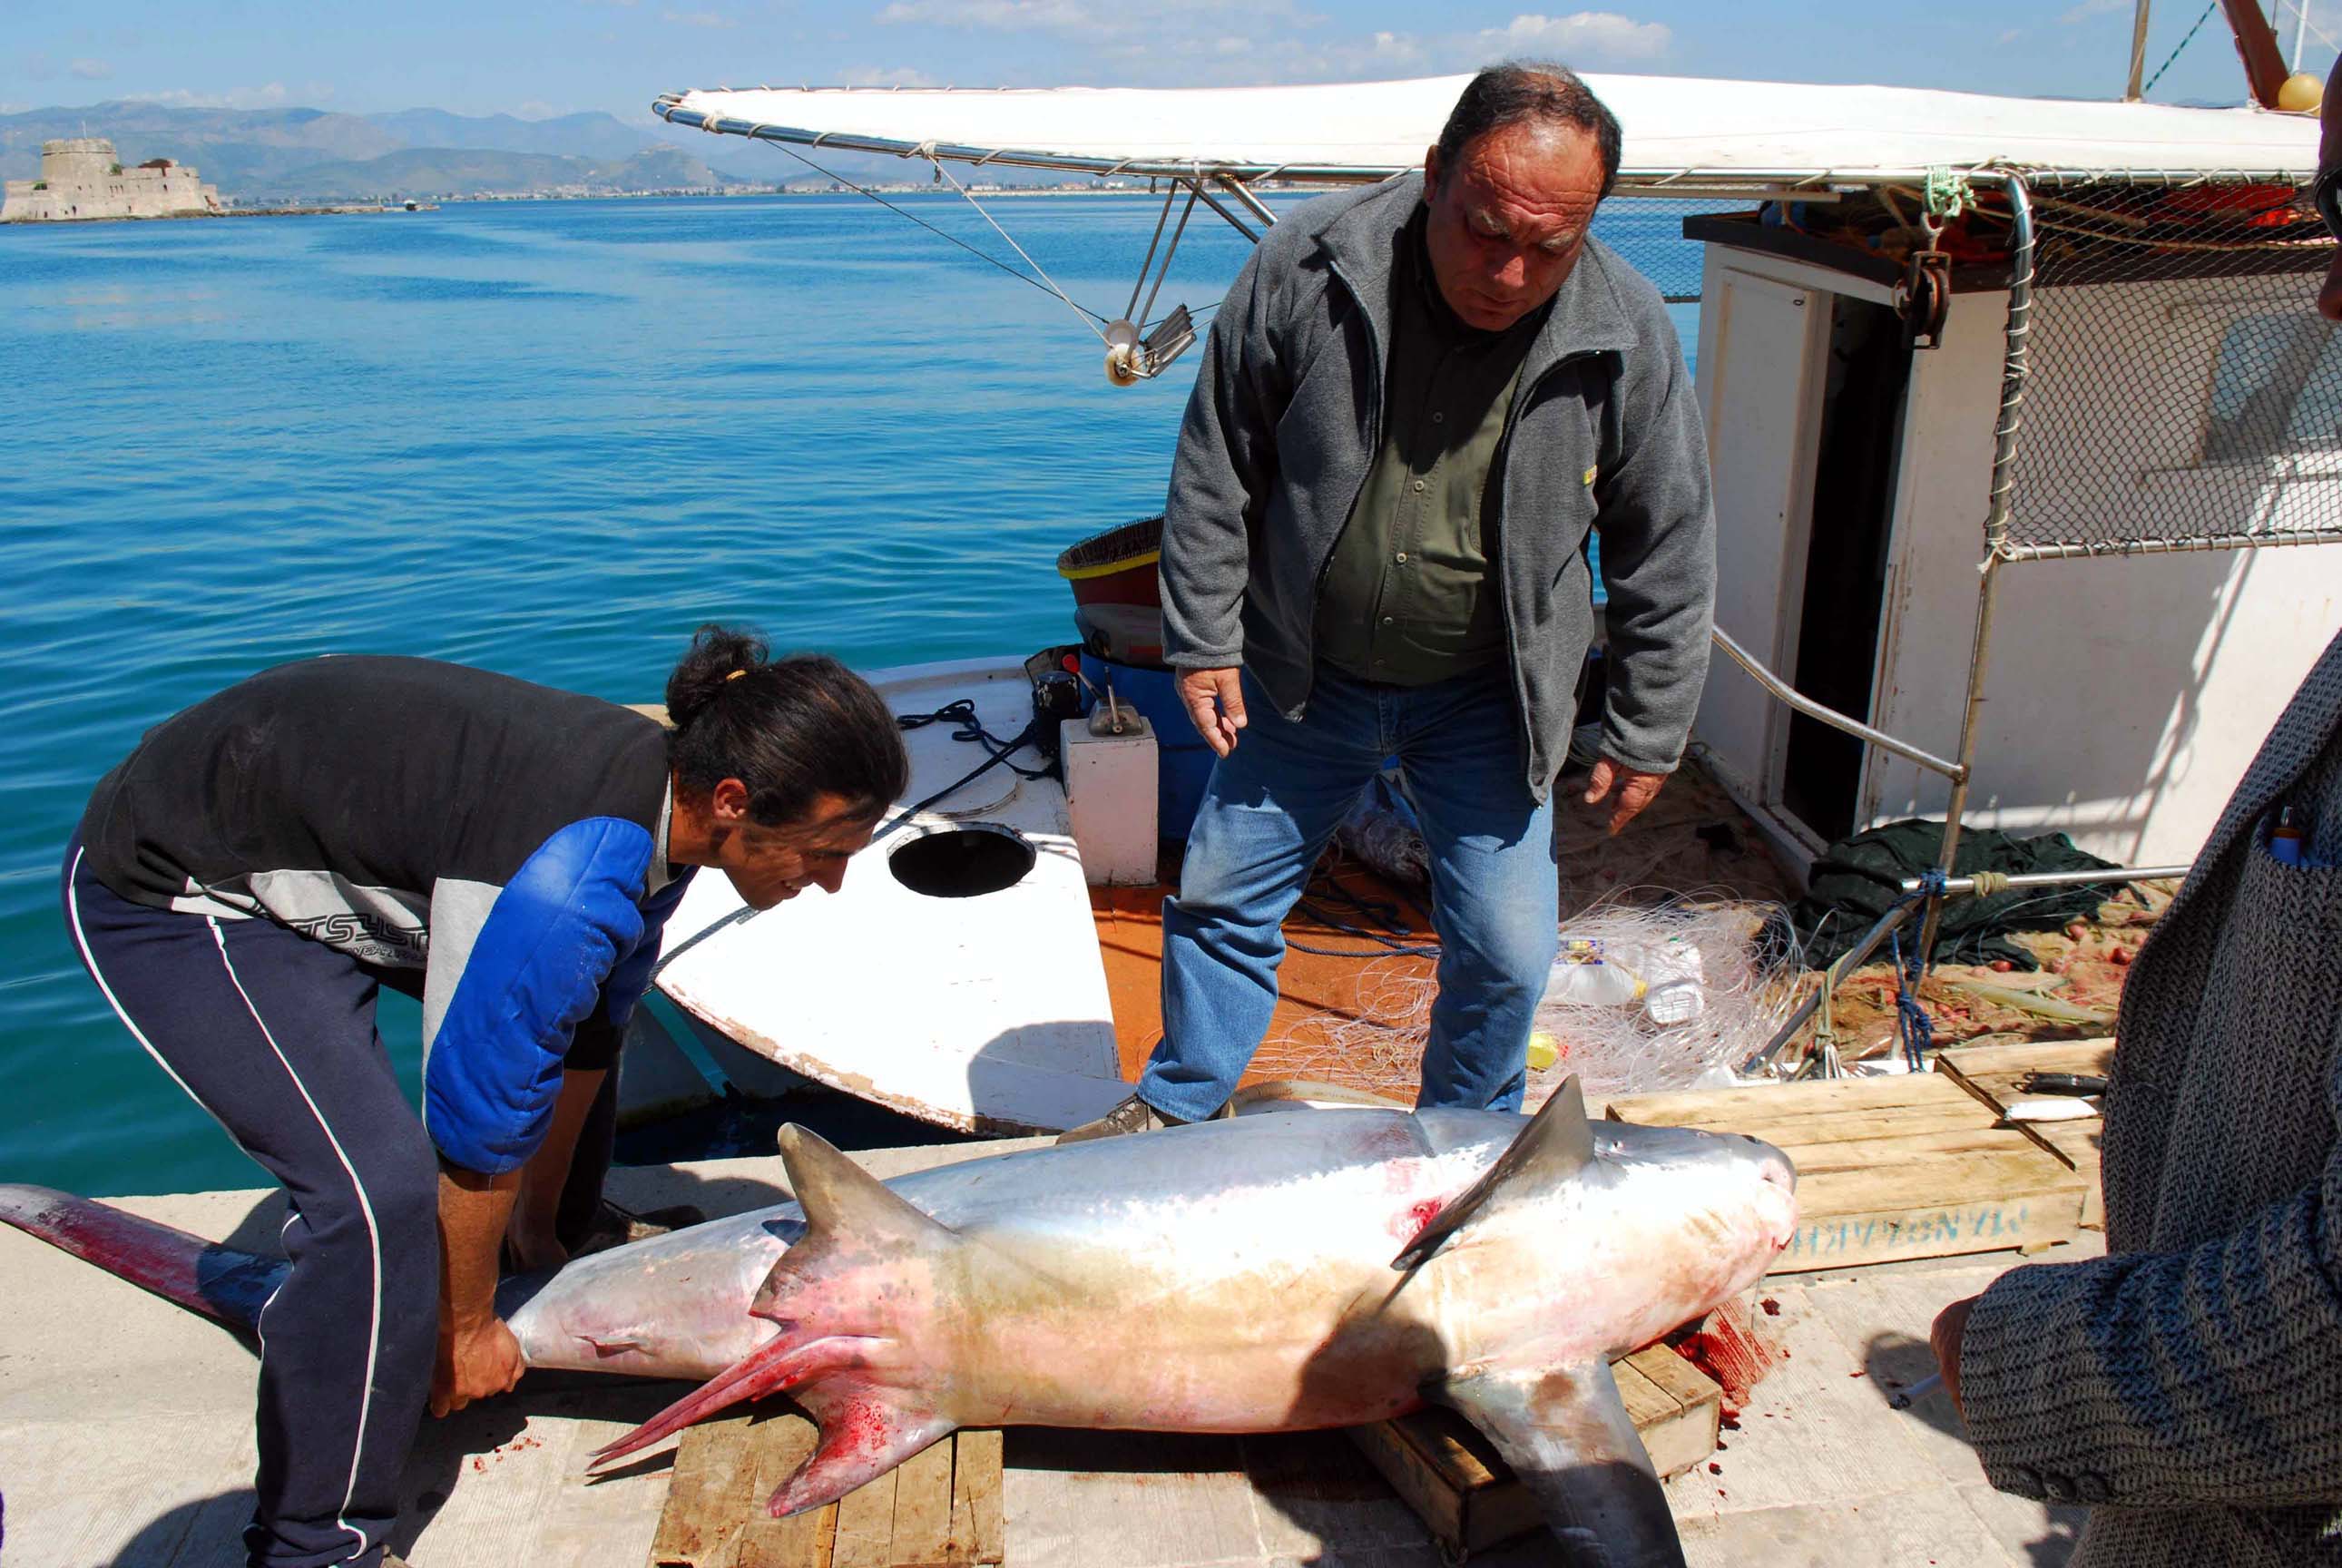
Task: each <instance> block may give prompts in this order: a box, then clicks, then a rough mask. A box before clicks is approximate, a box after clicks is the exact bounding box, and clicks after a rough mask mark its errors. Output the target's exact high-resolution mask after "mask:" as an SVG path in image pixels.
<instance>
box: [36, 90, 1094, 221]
mask: <svg viewBox="0 0 2342 1568" xmlns="http://www.w3.org/2000/svg"><path fill="white" fill-rule="evenodd" d="M84 135H86V136H104V137H106V138H107V139H108V140H110V141H112V142H113V143H114V145H115V150H116V151H117V152H119V153H120V154H121V155H122V161H123V162H124V163H125V164H138V163H143V162H145V160H146V159H148V158H175V159H177V160H178V161H179V162H181V163H184V164H192V165H195V168H196V169H197V170H198V171H199V172H200V173H201V174H202V175H203V177H204V179H205V180H206V181H208V182H210V183H211V184H212V185H216V186H217V187H218V188H219V192H220V195H223V196H225V197H228V198H230V199H232V200H235V201H238V202H242V203H245V204H255V203H265V202H280V201H303V202H314V201H341V200H354V199H365V198H369V197H375V196H407V197H433V196H469V195H530V194H545V193H550V192H558V191H593V192H604V191H671V190H703V189H709V188H717V189H732V188H738V187H741V186H772V185H787V186H794V187H798V188H803V187H806V186H814V187H821V186H826V185H828V184H829V180H828V178H827V177H826V175H817V174H816V173H814V172H813V171H812V170H811V169H809V168H807V167H806V165H803V164H801V163H798V162H797V161H796V159H794V158H791V157H790V156H788V155H786V153H783V152H781V151H779V150H778V149H776V148H772V147H762V146H755V145H750V144H749V143H747V142H746V141H744V140H741V139H739V138H737V137H732V136H710V135H706V134H704V133H702V132H698V131H690V130H684V129H681V128H678V127H675V126H669V125H663V124H662V125H627V124H626V122H625V121H623V120H620V119H619V118H618V117H617V116H616V115H606V114H600V113H587V114H576V115H560V116H558V117H556V118H554V119H548V120H522V119H516V118H515V117H514V116H513V115H455V114H450V113H448V112H447V111H445V110H444V109H401V110H397V111H395V112H394V113H390V114H380V115H344V114H336V113H333V112H331V111H328V110H323V109H195V108H181V107H178V106H175V105H167V104H155V103H147V102H142V101H137V100H122V101H119V102H115V103H109V104H93V105H86V106H84V107H77V108H53V109H33V110H28V111H26V112H25V113H23V114H17V115H0V177H5V178H8V179H29V178H32V177H34V176H35V175H38V174H39V172H40V163H41V144H42V143H43V142H45V141H48V140H51V139H53V138H55V137H59V136H84ZM816 156H817V157H818V158H819V159H820V161H821V162H822V164H823V165H825V166H826V167H829V168H831V169H834V170H836V172H837V173H839V174H841V175H845V176H846V178H848V179H851V180H855V181H857V182H860V183H870V182H873V181H877V182H893V183H900V182H902V181H904V180H906V179H911V180H916V179H918V178H919V177H920V176H921V174H922V172H923V165H917V164H911V163H906V162H905V161H904V160H902V159H898V158H890V157H879V156H871V155H856V154H852V153H829V152H824V153H820V154H817V155H816ZM986 177H987V178H995V179H1002V180H1006V181H1013V182H1014V183H1019V184H1056V183H1057V181H1058V180H1059V179H1061V178H1062V177H1063V176H1060V175H1053V174H1046V173H1042V172H1039V171H1014V170H1001V169H987V170H986Z"/></svg>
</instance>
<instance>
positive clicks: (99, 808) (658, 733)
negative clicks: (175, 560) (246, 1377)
mask: <svg viewBox="0 0 2342 1568" xmlns="http://www.w3.org/2000/svg"><path fill="white" fill-rule="evenodd" d="M671 809H672V800H671V797H670V794H669V785H668V771H667V761H666V734H665V732H664V731H663V729H662V728H661V727H660V725H659V724H656V722H655V721H653V720H651V719H648V718H646V717H644V716H643V715H641V714H636V713H634V712H632V711H630V710H628V709H626V708H623V707H619V706H616V704H609V703H605V702H601V701H598V700H596V699H594V698H591V697H583V696H578V695H575V694H570V693H566V692H560V691H555V690H551V689H548V688H545V687H542V686H535V685H531V684H527V683H525V682H522V681H517V680H513V679H511V678H509V677H506V676H503V675H497V674H489V673H486V672H485V671H479V670H473V669H467V668H465V667H463V666H461V665H455V664H442V663H438V662H435V661H431V660H425V659H406V658H377V657H335V658H324V659H311V660H306V661H303V662H301V663H297V664H285V665H280V666H278V667H277V668H275V669H271V670H266V671H264V672H262V673H261V674H257V675H255V676H253V677H252V678H251V679H249V680H246V681H245V682H243V683H241V684H237V685H235V686H232V687H230V688H229V689H228V690H226V691H225V692H222V693H220V694H217V695H216V696H214V697H211V698H209V699H208V700H206V701H205V702H202V703H199V704H195V706H194V707H191V708H188V709H187V710H185V712H183V713H180V714H177V715H175V717H173V718H170V719H168V720H165V722H164V723H163V724H159V725H157V726H156V727H155V728H154V729H153V730H151V731H149V732H148V733H147V734H146V735H145V739H143V740H142V741H141V742H140V743H139V744H138V747H137V749H136V750H135V751H133V752H132V753H131V754H130V755H129V757H128V758H127V759H125V761H124V762H123V763H122V764H121V765H120V766H118V767H116V768H115V770H114V771H113V772H112V773H110V774H107V775H106V776H105V779H104V780H102V781H101V782H100V783H99V784H98V786H97V788H96V790H95V793H94V794H93V795H92V796H91V799H90V803H89V807H88V810H87V812H86V813H85V815H84V816H83V818H82V824H81V830H80V832H79V834H77V835H76V838H75V843H74V844H73V845H72V846H70V847H69V849H68V851H67V856H66V866H65V884H64V896H65V915H66V920H67V924H68V925H69V927H70V928H71V930H72V933H73V935H74V939H75V944H76V945H77V947H78V948H79V950H80V953H81V955H82V957H83V960H84V962H85V964H87V965H88V967H89V969H90V972H91V974H92V975H93V976H94V977H95V979H96V980H97V982H98V984H99V986H100V988H101V990H103V991H104V993H105V996H106V999H107V1001H108V1002H109V1003H110V1004H112V1005H113V1006H114V1007H115V1010H116V1012H117V1013H119V1014H121V1016H122V1018H123V1020H124V1022H125V1024H126V1025H127V1026H128V1027H129V1029H130V1032H131V1034H133V1035H134V1036H135V1038H136V1039H137V1041H138V1043H139V1044H141V1045H143V1046H145V1049H146V1050H147V1051H148V1052H149V1054H153V1055H154V1056H155V1059H156V1060H157V1061H158V1062H159V1063H160V1064H162V1065H163V1066H164V1068H165V1071H167V1072H169V1073H170V1074H171V1075H172V1076H173V1077H174V1078H175V1079H176V1080H177V1081H178V1082H179V1083H180V1084H181V1085H182V1087H184V1088H185V1089H186V1090H187V1091H188V1092H189V1093H190V1094H193V1095H194V1096H195V1099H196V1100H197V1101H198V1102H199V1103H201V1104H203V1105H204V1106H205V1108H206V1109H207V1110H209V1111H211V1112H212V1113H213V1114H214V1115H215V1116H216V1117H217V1118H218V1119H219V1120H220V1122H221V1124H223V1125H224V1126H225V1128H226V1129H227V1131H228V1133H229V1134H230V1135H231V1136H233V1137H235V1139H236V1141H237V1143H238V1144H239V1145H241V1146H242V1147H243V1148H244V1149H245V1152H246V1153H247V1154H251V1155H252V1156H253V1157H254V1158H255V1160H257V1161H258V1162H259V1163H260V1164H262V1165H264V1166H265V1167H266V1168H267V1169H268V1170H269V1171H270V1173H271V1174H274V1175H275V1176H276V1178H277V1179H278V1180H279V1181H280V1182H282V1183H284V1184H285V1187H286V1189H287V1191H288V1193H289V1194H290V1196H291V1201H292V1205H293V1210H294V1213H293V1218H292V1220H291V1221H289V1222H288V1224H287V1228H286V1230H285V1250H286V1253H287V1255H288V1256H289V1257H290V1258H291V1260H292V1263H293V1268H292V1271H291V1273H289V1275H288V1276H287V1278H286V1281H285V1284H284V1285H283V1286H282V1287H281V1288H280V1289H279V1290H278V1292H277V1293H276V1295H275V1297H274V1298H272V1300H271V1302H270V1303H269V1305H268V1307H267V1309H266V1310H265V1312H264V1313H263V1314H262V1318H261V1325H260V1326H261V1331H262V1337H263V1346H264V1349H263V1359H262V1369H261V1389H260V1413H259V1423H258V1424H259V1446H260V1475H259V1483H258V1493H259V1499H258V1504H257V1508H256V1511H255V1521H254V1523H253V1525H252V1528H251V1530H250V1531H249V1532H247V1535H246V1544H247V1547H248V1549H249V1550H250V1551H251V1553H253V1555H254V1557H255V1560H256V1561H259V1562H263V1563H269V1564H272V1565H284V1568H313V1565H322V1564H325V1563H358V1564H361V1565H365V1564H371V1563H373V1562H374V1561H375V1560H376V1559H377V1558H378V1557H379V1555H380V1553H381V1551H382V1549H383V1544H384V1543H385V1540H386V1539H387V1534H388V1531H389V1528H390V1525H391V1523H392V1522H393V1521H394V1520H395V1517H396V1512H397V1487H398V1477H399V1471H400V1468H401V1466H402V1464H403V1463H404V1459H405V1452H406V1448H407V1446H408V1444H409V1443H410V1442H411V1440H412V1438H413V1434H414V1428H415V1422H416V1420H417V1419H418V1417H419V1415H420V1413H421V1411H422V1406H423V1403H424V1397H425V1393H426V1392H427V1389H428V1384H429V1379H430V1373H431V1358H432V1353H433V1348H434V1343H435V1323H436V1315H435V1302H436V1300H437V1289H438V1285H437V1268H438V1258H437V1239H436V1230H435V1203H436V1192H437V1180H438V1177H437V1171H438V1163H439V1162H440V1161H443V1160H444V1161H445V1163H447V1164H452V1165H455V1166H458V1167H461V1168H463V1169H465V1170H469V1171H475V1172H479V1173H483V1174H501V1173H505V1172H509V1171H511V1170H514V1169H515V1168H517V1167H518V1166H520V1165H521V1164H524V1163H525V1161H526V1160H527V1159H528V1157H529V1155H530V1154H533V1153H534V1152H535V1150H536V1148H537V1146H538V1144H540V1143H542V1141H543V1140H544V1137H545V1129H546V1127H547V1125H548V1124H549V1121H550V1118H551V1115H552V1111H553V1105H554V1101H555V1097H556V1096H557V1094H558V1093H559V1090H560V1085H561V1077H562V1074H563V1072H564V1071H565V1070H566V1069H588V1068H605V1067H608V1066H609V1065H611V1064H612V1063H613V1061H614V1060H615V1058H616V1053H617V1047H618V1042H619V1039H620V1037H621V1034H622V1032H623V1031H624V1029H625V1027H626V1022H627V1020H628V1018H629V1016H630V1015H631V1014H632V1013H633V1010H634V1008H635V1006H636V1003H637V1002H638V1000H639V999H640V997H641V995H642V993H643V989H644V987H645V986H646V984H647V983H648V981H649V977H650V971H651V966H652V964H653V963H654V962H655V961H656V957H657V955H658V950H659V942H660V935H661V931H662V928H663V926H664V924H665V923H666V917H667V915H668V914H670V913H671V912H672V911H673V909H674V908H675V905H676V903H677V902H679V901H680V899H681V897H682V895H683V892H684V889H685V886H686V884H687V882H688V880H689V877H690V872H689V871H688V870H687V869H684V870H678V869H676V868H674V867H671V866H670V865H669V864H668V863H667V859H666V829H667V822H668V815H669V813H670V811H671ZM418 980H419V982H420V984H419V987H418V986H417V985H416V984H415V982H416V981H418ZM384 981H388V982H390V983H392V984H400V985H401V987H402V988H404V989H410V990H418V991H419V994H421V996H422V998H423V1004H424V1045H425V1066H424V1075H423V1115H422V1119H421V1122H420V1124H418V1123H417V1121H416V1118H415V1114H414V1113H413V1111H412V1110H411V1109H410V1108H408V1106H407V1105H406V1104H405V1100H404V1098H403V1096H402V1095H401V1094H400V1092H399V1090H398V1087H397V1084H396V1081H395V1075H394V1074H393V1073H392V1071H391V1069H390V1066H389V1063H388V1061H387V1059H386V1057H385V1054H384V1052H383V1048H382V1046H381V1044H380V1041H379V1039H378V1037H377V1036H376V1035H375V1030H374V1019H373V1000H374V997H375V985H376V984H378V983H381V982H384Z"/></svg>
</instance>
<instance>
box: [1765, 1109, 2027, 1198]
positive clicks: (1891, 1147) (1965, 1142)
mask: <svg viewBox="0 0 2342 1568" xmlns="http://www.w3.org/2000/svg"><path fill="white" fill-rule="evenodd" d="M1767 1141H1768V1142H1769V1141H1770V1140H1767ZM2027 1142H2028V1140H2027V1138H2026V1136H2025V1134H2022V1133H2020V1132H2018V1131H2017V1129H2016V1128H2014V1127H1987V1126H1975V1127H1962V1128H1959V1129H1957V1130H1956V1131H1951V1132H1942V1133H1917V1134H1907V1135H1903V1134H1898V1135H1897V1136H1894V1137H1887V1138H1857V1139H1852V1140H1841V1141H1837V1142H1829V1143H1813V1144H1808V1143H1805V1142H1803V1141H1802V1140H1796V1139H1792V1140H1790V1141H1789V1142H1787V1143H1784V1144H1780V1145H1778V1146H1779V1148H1780V1150H1781V1152H1782V1153H1783V1154H1787V1155H1788V1156H1789V1161H1790V1164H1794V1165H1796V1166H1797V1182H1798V1192H1799V1196H1800V1197H1801V1198H1802V1197H1804V1195H1805V1193H1804V1183H1806V1181H1807V1178H1809V1177H1813V1176H1818V1175H1824V1174H1837V1173H1839V1172H1845V1171H1875V1170H1882V1169H1888V1168H1892V1167H1894V1166H1897V1165H1903V1164H1910V1163H1913V1162H1916V1161H1926V1160H1958V1159H1960V1158H1962V1157H1964V1156H1967V1155H1971V1154H1981V1155H1991V1154H2006V1153H2007V1152H2009V1151H2011V1150H2019V1151H2021V1150H2023V1149H2024V1148H2025V1147H2026V1145H2027Z"/></svg>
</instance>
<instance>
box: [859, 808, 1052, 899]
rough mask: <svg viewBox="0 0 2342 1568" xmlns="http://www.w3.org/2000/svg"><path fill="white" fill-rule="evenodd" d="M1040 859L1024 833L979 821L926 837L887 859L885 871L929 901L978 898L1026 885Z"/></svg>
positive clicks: (921, 835)
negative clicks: (1035, 863) (1029, 875)
mask: <svg viewBox="0 0 2342 1568" xmlns="http://www.w3.org/2000/svg"><path fill="white" fill-rule="evenodd" d="M1036 858H1037V855H1036V852H1035V850H1034V848H1033V846H1032V845H1031V844H1027V843H1026V842H1025V839H1024V837H1023V836H1022V835H1021V834H1017V833H1016V832H1014V831H1013V830H1011V829H1009V828H1005V827H1002V826H1001V825H1000V824H998V823H990V822H975V823H967V824H962V825H961V826H958V827H946V828H937V829H936V831H934V832H933V833H926V834H920V835H919V836H918V837H916V838H915V839H912V840H910V841H909V842H908V843H906V844H902V845H900V846H899V847H897V848H896V849H895V850H894V851H893V852H892V853H891V854H888V855H887V856H886V869H887V870H889V871H891V872H893V873H894V874H895V880H896V882H899V883H901V884H903V885H904V886H905V887H907V888H909V889H910V890H911V891H912V892H913V893H916V894H922V895H924V896H926V897H928V898H979V897H981V896H983V895H984V894H987V893H998V892H999V891H1000V890H1001V889H1003V888H1006V887H1014V886H1016V884H1018V883H1020V882H1022V881H1024V880H1025V877H1026V873H1028V872H1030V871H1031V870H1032V869H1033V863H1034V861H1035V860H1036Z"/></svg>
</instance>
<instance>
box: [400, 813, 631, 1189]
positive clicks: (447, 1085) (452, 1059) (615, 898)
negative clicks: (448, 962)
mask: <svg viewBox="0 0 2342 1568" xmlns="http://www.w3.org/2000/svg"><path fill="white" fill-rule="evenodd" d="M651 853H652V843H651V835H650V834H648V833H646V832H645V831H644V830H643V828H642V826H641V825H640V824H636V823H631V822H627V821H626V820H624V819H622V818H617V817H590V818H588V819H586V821H584V822H575V823H571V824H569V825H568V826H566V827H565V828H563V829H561V830H560V831H559V832H558V833H555V834H554V835H553V836H552V837H551V838H548V839H546V840H545V842H544V843H543V844H540V845H538V846H537V850H536V853H535V854H532V855H530V856H529V857H528V860H527V861H526V863H525V864H523V865H522V866H521V868H520V870H519V871H518V872H516V873H515V874H514V875H513V879H512V880H511V881H510V882H509V883H507V884H505V887H504V890H503V891H502V892H501V893H499V894H497V895H496V901H495V905H494V906H493V907H491V908H490V909H489V911H488V917H487V919H486V921H485V923H483V924H482V925H481V927H480V934H479V936H478V938H477V939H476V940H475V941H474V943H473V944H472V953H471V958H470V960H469V962H467V963H466V964H465V965H464V973H463V975H462V977H461V978H460V979H458V980H457V981H456V983H455V994H453V995H452V996H451V997H450V998H449V999H448V1003H447V1012H446V1014H445V1017H443V1018H442V1019H441V1021H440V1024H439V1034H438V1038H437V1040H436V1041H435V1043H434V1044H433V1046H432V1050H431V1059H430V1060H429V1061H428V1062H426V1063H425V1064H424V1069H423V1122H424V1125H425V1128H426V1129H427V1130H428V1131H429V1132H430V1134H431V1141H432V1142H433V1143H434V1144H436V1145H437V1146H438V1149H439V1152H440V1154H443V1155H445V1157H446V1158H447V1160H448V1161H449V1162H450V1163H452V1164H456V1165H459V1166H461V1167H463V1168H464V1169H465V1170H467V1171H477V1172H479V1173H481V1174H484V1175H500V1174H503V1173H505V1172H506V1171H510V1170H514V1169H515V1168H517V1167H518V1166H519V1165H520V1164H523V1163H524V1162H525V1161H526V1160H527V1158H528V1157H529V1155H531V1154H535V1152H536V1146H537V1144H540V1143H542V1142H543V1141H544V1139H545V1124H546V1123H547V1121H548V1120H550V1118H551V1116H552V1114H553V1102H554V1099H555V1096H556V1095H557V1094H559V1093H560V1089H561V1072H562V1063H563V1058H564V1057H565V1056H566V1055H567V1054H568V1052H569V1044H570V1037H571V1034H572V1033H573V1032H574V1031H575V1029H576V1027H577V1024H579V1022H580V1021H581V1020H583V1019H585V1018H586V1015H587V1014H589V1013H591V1012H592V1011H593V1010H594V1005H595V1003H596V999H597V998H599V996H600V995H601V994H602V988H603V986H604V984H606V982H607V980H608V979H609V978H610V974H611V971H612V969H613V968H614V967H615V966H616V963H617V961H618V958H619V955H620V954H628V953H631V952H632V951H633V950H635V949H636V948H637V947H638V946H639V945H640V944H641V943H642V940H643V911H642V909H641V907H640V906H639V905H638V904H636V899H637V898H638V897H639V896H640V895H641V893H642V888H643V884H644V880H645V874H646V872H647V871H648V869H649V867H650V857H651ZM638 994H639V993H638Z"/></svg>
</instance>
